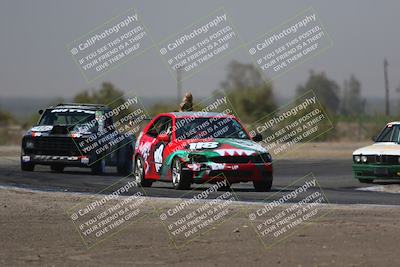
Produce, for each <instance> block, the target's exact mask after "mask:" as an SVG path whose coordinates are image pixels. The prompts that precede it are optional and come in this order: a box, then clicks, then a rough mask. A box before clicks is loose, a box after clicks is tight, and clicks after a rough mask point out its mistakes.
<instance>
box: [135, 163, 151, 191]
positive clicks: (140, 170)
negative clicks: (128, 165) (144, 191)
mask: <svg viewBox="0 0 400 267" xmlns="http://www.w3.org/2000/svg"><path fill="white" fill-rule="evenodd" d="M133 176H134V178H135V181H136V183H137V184H138V185H140V186H142V187H151V185H152V184H153V181H151V180H146V176H145V173H144V161H143V159H142V158H141V157H137V158H136V161H135V167H134V170H133Z"/></svg>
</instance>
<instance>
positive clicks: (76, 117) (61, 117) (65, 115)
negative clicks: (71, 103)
mask: <svg viewBox="0 0 400 267" xmlns="http://www.w3.org/2000/svg"><path fill="white" fill-rule="evenodd" d="M93 121H96V120H95V112H94V111H90V110H80V109H47V110H46V111H45V112H44V113H43V115H42V117H41V119H40V121H39V125H65V126H67V125H68V126H83V125H89V124H90V123H93Z"/></svg>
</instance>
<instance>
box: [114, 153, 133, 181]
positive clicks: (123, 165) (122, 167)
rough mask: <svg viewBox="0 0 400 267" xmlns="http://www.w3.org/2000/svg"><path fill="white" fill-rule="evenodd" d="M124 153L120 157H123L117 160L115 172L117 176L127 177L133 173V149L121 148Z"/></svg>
mask: <svg viewBox="0 0 400 267" xmlns="http://www.w3.org/2000/svg"><path fill="white" fill-rule="evenodd" d="M122 149H123V150H124V151H123V153H121V154H120V155H123V157H122V156H121V157H119V158H118V163H117V172H118V174H119V175H123V176H126V175H129V174H131V173H132V171H133V149H132V147H130V146H129V147H128V146H126V147H124V148H122Z"/></svg>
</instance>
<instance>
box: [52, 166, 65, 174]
mask: <svg viewBox="0 0 400 267" xmlns="http://www.w3.org/2000/svg"><path fill="white" fill-rule="evenodd" d="M50 169H51V170H52V171H53V172H63V171H64V166H63V165H50Z"/></svg>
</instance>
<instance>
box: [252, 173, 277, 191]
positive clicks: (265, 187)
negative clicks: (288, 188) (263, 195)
mask: <svg viewBox="0 0 400 267" xmlns="http://www.w3.org/2000/svg"><path fill="white" fill-rule="evenodd" d="M272 180H273V179H272V176H270V177H268V178H267V179H265V180H262V181H253V185H254V189H255V190H256V192H269V191H271V188H272Z"/></svg>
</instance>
